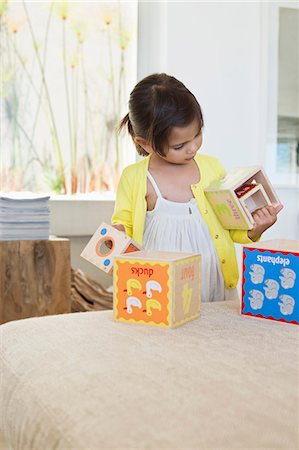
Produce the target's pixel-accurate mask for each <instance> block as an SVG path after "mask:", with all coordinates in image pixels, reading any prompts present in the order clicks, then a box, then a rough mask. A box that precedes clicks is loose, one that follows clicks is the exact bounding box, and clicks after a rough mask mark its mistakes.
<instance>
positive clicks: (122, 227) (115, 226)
mask: <svg viewBox="0 0 299 450" xmlns="http://www.w3.org/2000/svg"><path fill="white" fill-rule="evenodd" d="M112 226H113V228H116V229H117V230H118V231H123V232H124V233H125V232H126V229H125V227H124V226H123V225H122V224H121V223H116V224H115V225H112Z"/></svg>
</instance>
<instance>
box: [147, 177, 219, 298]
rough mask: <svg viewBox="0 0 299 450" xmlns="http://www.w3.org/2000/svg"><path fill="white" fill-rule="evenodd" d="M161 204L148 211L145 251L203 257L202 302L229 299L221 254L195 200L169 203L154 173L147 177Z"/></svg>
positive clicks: (158, 203)
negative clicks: (219, 256) (221, 267)
mask: <svg viewBox="0 0 299 450" xmlns="http://www.w3.org/2000/svg"><path fill="white" fill-rule="evenodd" d="M147 176H148V179H149V180H150V182H151V184H152V186H153V188H154V190H155V192H156V194H157V202H156V205H155V208H154V209H153V210H152V211H147V213H146V221H145V231H144V237H143V247H144V248H146V249H147V250H161V251H173V252H186V253H190V252H192V253H200V255H201V301H202V302H212V301H219V300H224V299H226V298H227V295H226V291H227V290H226V289H225V284H224V280H223V276H222V272H221V269H220V264H219V259H218V256H217V252H216V249H215V246H214V243H213V240H212V238H211V236H210V233H209V230H208V227H207V224H206V223H205V221H204V220H203V218H202V216H201V213H200V211H199V208H198V205H197V203H196V200H195V198H192V199H191V200H190V201H189V202H186V203H178V202H172V201H170V200H166V199H165V198H163V197H162V195H161V193H160V190H159V188H158V186H157V183H156V182H155V180H154V178H153V176H152V175H151V174H150V172H148V173H147Z"/></svg>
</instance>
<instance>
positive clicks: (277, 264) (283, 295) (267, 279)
mask: <svg viewBox="0 0 299 450" xmlns="http://www.w3.org/2000/svg"><path fill="white" fill-rule="evenodd" d="M241 312H242V314H245V315H248V316H254V317H262V318H264V319H272V320H278V321H281V322H288V323H294V324H297V325H298V324H299V241H290V240H287V239H280V240H271V241H264V242H255V243H253V244H248V245H244V246H243V282H242V310H241Z"/></svg>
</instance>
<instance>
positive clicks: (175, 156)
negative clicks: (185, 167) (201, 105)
mask: <svg viewBox="0 0 299 450" xmlns="http://www.w3.org/2000/svg"><path fill="white" fill-rule="evenodd" d="M201 144H202V130H201V127H200V124H199V121H198V119H197V118H195V119H194V120H193V122H191V123H190V124H189V125H186V126H184V127H174V128H173V129H172V130H171V133H170V135H169V139H168V151H167V152H166V156H161V158H163V159H164V160H165V161H167V162H169V163H172V164H189V163H190V162H192V160H193V159H194V157H195V155H196V153H197V151H198V150H199V148H200V147H201Z"/></svg>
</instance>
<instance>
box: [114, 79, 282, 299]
mask: <svg viewBox="0 0 299 450" xmlns="http://www.w3.org/2000/svg"><path fill="white" fill-rule="evenodd" d="M203 125H204V122H203V117H202V112H201V108H200V106H199V104H198V102H197V100H196V98H195V97H194V95H193V94H192V93H191V92H190V91H189V90H188V89H187V88H186V87H185V86H184V84H183V83H181V82H180V81H178V80H177V79H176V78H174V77H172V76H169V75H166V74H163V73H162V74H154V75H150V76H148V77H146V78H144V79H143V80H141V81H140V82H139V83H138V84H137V85H136V86H135V88H134V89H133V91H132V92H131V95H130V100H129V113H128V114H127V115H126V116H125V117H124V118H123V120H122V121H121V124H120V128H124V127H127V129H128V131H129V133H130V135H131V137H132V139H133V141H134V144H135V146H136V148H137V151H138V153H139V154H140V155H142V156H145V158H143V159H142V160H140V161H138V162H137V163H135V164H132V165H130V166H128V167H126V168H125V169H124V171H123V173H122V176H121V179H120V182H119V185H118V190H117V196H116V203H115V210H114V214H113V216H112V224H113V225H114V226H115V227H116V228H118V229H119V230H122V231H125V232H126V234H127V235H128V236H130V237H132V238H133V239H134V240H135V241H137V242H138V243H139V244H141V245H142V246H143V248H145V249H147V250H163V251H174V252H195V253H200V254H201V280H202V282H201V286H202V288H201V289H202V291H201V296H202V301H203V302H208V301H217V300H218V301H219V300H223V299H229V298H233V296H234V295H236V289H235V287H236V285H237V282H238V277H239V275H238V267H237V261H236V255H235V247H234V242H239V243H242V244H246V243H249V242H252V240H257V239H258V238H259V237H260V236H261V234H262V233H263V231H265V230H266V229H267V228H269V227H270V226H271V225H273V224H274V223H275V222H276V210H275V208H273V207H270V206H266V207H264V208H261V209H260V210H258V211H257V212H256V213H255V214H254V220H255V226H254V228H253V229H252V230H250V231H248V232H247V231H240V230H231V231H227V230H224V229H223V227H222V225H221V223H220V222H219V220H218V219H217V217H216V215H215V214H214V212H213V209H212V208H211V206H210V205H209V203H208V201H207V199H206V198H205V194H204V189H205V188H206V187H208V186H209V185H210V184H211V183H212V182H213V181H214V180H218V179H220V178H222V177H223V176H224V175H225V170H224V168H223V167H222V165H221V164H220V162H219V161H218V160H217V159H216V158H213V157H210V156H205V155H202V154H200V153H197V151H198V150H199V149H200V147H201V145H202V129H203Z"/></svg>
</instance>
